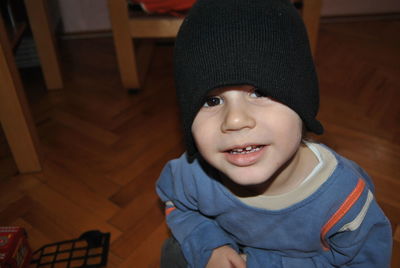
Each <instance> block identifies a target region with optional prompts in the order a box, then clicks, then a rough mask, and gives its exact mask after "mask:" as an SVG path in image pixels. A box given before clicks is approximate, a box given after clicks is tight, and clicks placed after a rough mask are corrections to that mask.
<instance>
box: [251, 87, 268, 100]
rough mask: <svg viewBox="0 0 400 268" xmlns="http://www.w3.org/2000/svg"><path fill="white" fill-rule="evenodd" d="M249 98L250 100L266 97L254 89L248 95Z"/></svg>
mask: <svg viewBox="0 0 400 268" xmlns="http://www.w3.org/2000/svg"><path fill="white" fill-rule="evenodd" d="M250 97H252V98H263V97H266V96H265V95H264V94H263V93H261V92H260V91H259V90H258V89H254V90H253V91H252V92H251V93H250Z"/></svg>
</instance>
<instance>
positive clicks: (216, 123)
mask: <svg viewBox="0 0 400 268" xmlns="http://www.w3.org/2000/svg"><path fill="white" fill-rule="evenodd" d="M192 133H193V136H194V139H195V142H196V145H197V148H198V150H199V152H200V153H201V155H202V156H203V158H204V159H205V160H206V161H207V162H208V163H209V164H211V165H212V166H214V167H215V168H217V169H218V170H219V171H221V172H222V173H223V174H225V175H226V176H228V177H229V178H230V179H231V180H232V181H233V182H235V183H237V184H239V185H257V184H261V183H264V182H266V181H267V180H268V179H269V178H271V177H272V176H273V175H274V174H275V172H276V171H277V170H278V169H279V168H280V167H282V165H284V164H285V163H286V162H288V161H289V160H290V159H291V158H292V156H293V155H294V154H295V153H296V152H297V150H298V148H299V145H300V142H301V137H302V121H301V119H300V117H299V116H298V115H297V113H296V112H294V111H293V110H291V109H290V108H289V107H287V106H285V105H283V104H281V103H279V102H277V101H274V100H272V99H270V98H267V97H264V96H261V95H260V94H259V93H258V92H257V91H255V90H254V88H253V87H252V86H248V85H244V86H230V87H225V88H221V89H216V90H214V91H212V92H211V93H210V94H209V95H208V98H207V99H206V102H205V104H204V105H203V107H202V108H201V109H200V111H199V112H198V114H197V115H196V117H195V119H194V121H193V125H192Z"/></svg>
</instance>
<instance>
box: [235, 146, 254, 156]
mask: <svg viewBox="0 0 400 268" xmlns="http://www.w3.org/2000/svg"><path fill="white" fill-rule="evenodd" d="M259 150H261V146H247V147H246V148H244V149H242V148H238V149H233V150H231V151H230V152H229V153H231V154H249V153H254V152H257V151H259Z"/></svg>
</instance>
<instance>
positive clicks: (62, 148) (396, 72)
mask: <svg viewBox="0 0 400 268" xmlns="http://www.w3.org/2000/svg"><path fill="white" fill-rule="evenodd" d="M399 33H400V21H371V22H353V23H335V24H322V25H321V30H320V36H319V44H318V52H317V55H316V64H317V68H318V72H319V76H320V85H321V109H320V114H319V119H320V120H321V121H322V122H323V124H324V126H325V131H326V132H325V134H324V135H323V136H321V137H315V139H317V140H320V141H322V142H324V143H326V144H327V145H329V146H331V147H332V148H334V149H335V150H336V151H338V152H339V153H341V154H343V155H344V156H347V157H349V158H351V159H353V160H354V161H356V162H357V163H359V164H360V165H361V166H363V167H364V168H365V169H366V170H367V171H368V172H369V173H370V175H372V177H373V178H374V182H375V185H376V198H377V200H378V202H379V203H380V204H381V206H382V208H383V209H384V211H385V212H386V214H387V216H388V217H389V218H390V220H391V222H392V224H393V227H396V226H397V225H398V224H400V194H399V193H400V167H399V166H400V138H399V137H400V105H399V102H400V34H399ZM60 54H61V59H62V65H63V69H64V77H65V88H64V89H63V90H61V91H52V92H46V90H45V89H44V84H43V80H42V78H41V73H40V70H38V69H31V70H25V71H23V73H22V74H23V81H24V85H25V87H26V92H27V94H28V98H29V101H30V104H31V108H32V113H33V117H34V119H35V122H36V125H37V128H38V133H39V137H40V142H41V152H42V160H43V172H40V173H35V174H25V175H17V174H16V167H15V164H14V163H13V160H12V157H11V154H10V152H9V149H8V146H7V144H6V141H5V138H4V135H2V134H1V135H0V170H1V172H0V225H19V226H23V227H25V228H26V230H27V232H28V234H29V242H30V244H31V246H32V247H33V249H37V248H39V247H40V246H41V245H44V244H47V243H51V242H57V241H61V240H65V239H72V238H76V237H78V236H79V235H80V234H81V233H82V232H84V231H87V230H92V229H99V230H101V231H104V232H105V231H107V232H111V235H112V243H111V248H110V254H109V265H108V267H111V268H114V267H115V268H116V267H121V268H122V267H158V263H159V253H160V246H161V244H162V241H163V240H164V239H165V238H166V237H167V235H168V231H167V228H166V226H165V222H164V217H163V212H162V209H161V206H160V203H159V201H158V198H157V196H156V194H155V191H154V184H155V181H156V179H157V177H158V175H159V173H160V171H161V169H162V167H163V165H164V164H165V163H166V162H167V161H168V160H169V159H171V158H174V157H177V156H179V155H180V154H181V153H182V152H183V150H184V148H183V143H182V135H181V133H180V125H179V118H178V110H177V103H176V100H175V92H174V84H173V79H172V46H170V45H165V44H164V45H158V46H157V47H156V49H155V51H154V56H153V60H152V62H151V66H150V70H149V73H148V75H147V79H146V83H145V85H144V88H143V91H142V92H141V93H140V94H137V95H130V94H127V92H126V91H125V90H124V89H123V88H122V87H121V83H120V80H119V76H118V70H117V65H116V58H115V54H114V49H113V43H112V39H111V38H95V39H86V40H62V41H60ZM397 236H398V239H399V241H400V230H398V232H397ZM398 251H400V248H397V250H396V252H395V255H396V256H397V258H400V256H399V255H400V253H399V252H398ZM394 265H396V266H393V267H400V264H399V263H397V264H394ZM397 265H399V266H397Z"/></svg>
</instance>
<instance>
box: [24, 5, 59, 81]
mask: <svg viewBox="0 0 400 268" xmlns="http://www.w3.org/2000/svg"><path fill="white" fill-rule="evenodd" d="M46 2H47V1H46V0H40V1H37V0H25V5H26V10H27V13H28V16H29V23H30V25H31V29H32V33H33V37H34V38H35V44H36V48H37V51H38V54H39V58H40V63H41V67H42V70H43V75H44V79H45V81H46V86H47V88H48V89H61V88H62V87H63V81H62V75H61V68H60V63H59V60H58V54H57V50H56V45H55V40H54V39H55V37H54V33H53V29H52V26H51V23H50V21H51V20H50V18H49V13H48V10H47V3H46Z"/></svg>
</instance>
